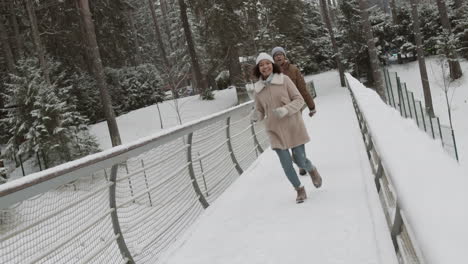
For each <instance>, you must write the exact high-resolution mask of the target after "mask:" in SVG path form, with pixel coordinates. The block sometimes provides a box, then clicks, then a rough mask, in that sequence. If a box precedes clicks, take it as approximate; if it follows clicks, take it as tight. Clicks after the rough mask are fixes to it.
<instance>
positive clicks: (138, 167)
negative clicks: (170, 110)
mask: <svg viewBox="0 0 468 264" xmlns="http://www.w3.org/2000/svg"><path fill="white" fill-rule="evenodd" d="M251 109H252V103H246V104H243V105H240V106H238V107H235V108H233V109H230V110H227V111H223V112H220V113H218V114H217V115H215V116H213V117H211V118H207V119H204V120H201V121H199V122H194V123H190V124H188V125H186V126H184V127H182V128H180V129H177V130H171V131H170V132H168V133H166V134H162V135H159V136H154V137H151V138H147V139H144V140H142V141H138V142H135V143H132V144H129V145H125V146H119V147H116V148H113V149H111V150H108V151H105V152H102V153H98V154H95V155H91V156H88V157H85V158H83V159H80V160H77V161H73V162H71V163H67V164H64V165H61V166H58V167H56V168H52V169H49V170H46V171H42V172H39V173H36V174H32V175H29V176H28V177H25V178H22V179H20V180H19V181H12V182H9V183H6V184H4V185H0V251H1V252H2V254H1V255H0V263H157V261H158V258H159V257H160V256H161V254H162V253H163V252H164V250H165V249H166V248H167V247H168V246H170V245H171V244H172V242H174V241H175V240H176V239H177V238H178V237H180V235H181V234H182V233H183V232H184V230H185V229H186V228H187V227H188V226H190V225H191V224H192V223H193V222H194V220H195V219H196V218H197V217H198V216H199V215H200V214H201V212H202V211H203V210H204V208H206V207H207V206H209V204H210V203H212V202H213V201H215V200H216V198H217V197H219V195H220V194H221V193H223V191H224V190H226V188H228V186H229V185H230V184H231V183H232V182H233V181H234V180H235V179H236V178H237V177H238V176H239V175H240V174H241V173H242V172H243V170H245V169H247V168H248V167H249V166H250V164H252V162H253V161H254V160H255V159H256V158H257V157H258V155H259V154H260V153H261V152H262V151H263V149H265V148H267V147H268V144H269V142H268V140H267V136H266V133H265V131H264V128H263V124H262V123H258V124H252V123H251V121H250V118H249V113H250V111H251Z"/></svg>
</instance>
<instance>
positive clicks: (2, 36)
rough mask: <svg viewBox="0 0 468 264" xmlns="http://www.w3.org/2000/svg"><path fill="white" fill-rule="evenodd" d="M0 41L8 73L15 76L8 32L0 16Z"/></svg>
mask: <svg viewBox="0 0 468 264" xmlns="http://www.w3.org/2000/svg"><path fill="white" fill-rule="evenodd" d="M0 40H1V42H2V46H3V54H5V58H6V63H7V68H8V71H9V72H10V73H13V74H16V68H15V59H14V57H13V52H12V51H11V46H10V41H9V39H8V32H7V30H6V27H5V25H4V24H3V16H2V15H0Z"/></svg>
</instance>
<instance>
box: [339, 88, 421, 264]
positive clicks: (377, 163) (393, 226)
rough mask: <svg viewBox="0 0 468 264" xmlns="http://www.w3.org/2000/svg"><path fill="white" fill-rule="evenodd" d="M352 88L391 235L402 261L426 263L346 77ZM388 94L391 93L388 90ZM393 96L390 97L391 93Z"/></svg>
mask: <svg viewBox="0 0 468 264" xmlns="http://www.w3.org/2000/svg"><path fill="white" fill-rule="evenodd" d="M346 83H347V86H348V89H349V91H350V93H351V97H352V101H353V106H354V110H355V112H356V117H357V121H358V123H359V127H360V130H361V133H362V138H363V141H364V144H365V146H366V151H367V156H368V158H369V162H370V165H371V169H372V172H373V174H374V183H375V186H376V188H377V191H378V194H379V198H380V203H381V205H382V208H383V211H384V215H385V218H386V220H387V224H388V228H389V230H390V234H391V238H392V241H393V245H394V248H395V252H396V253H397V256H398V260H399V263H402V264H419V263H424V260H423V257H422V254H421V253H420V250H419V249H418V248H417V244H416V240H415V239H414V235H413V234H412V233H411V227H410V226H409V225H408V221H407V220H406V217H405V214H404V212H403V210H401V209H400V206H399V202H398V197H397V195H396V191H395V190H394V187H393V186H394V184H393V183H392V182H391V178H390V177H389V175H388V172H387V171H386V169H385V166H384V161H383V160H382V159H381V155H380V154H379V153H378V151H377V150H376V148H375V146H374V142H373V140H372V134H371V133H370V132H369V129H368V124H367V121H366V119H365V117H364V115H363V114H362V112H361V109H360V108H359V105H358V103H357V99H356V98H355V96H354V94H353V91H352V89H351V88H350V87H349V83H348V81H347V80H346ZM387 96H388V94H387ZM387 98H389V97H387Z"/></svg>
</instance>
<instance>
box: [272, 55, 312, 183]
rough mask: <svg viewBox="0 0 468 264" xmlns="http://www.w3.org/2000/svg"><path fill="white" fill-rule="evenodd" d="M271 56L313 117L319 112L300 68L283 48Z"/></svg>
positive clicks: (300, 170)
mask: <svg viewBox="0 0 468 264" xmlns="http://www.w3.org/2000/svg"><path fill="white" fill-rule="evenodd" d="M271 56H272V57H273V59H274V60H275V63H276V64H277V65H279V66H280V68H281V72H282V73H283V74H285V75H287V76H288V77H289V78H290V79H291V80H292V81H293V83H294V84H295V85H296V87H297V89H298V90H299V93H301V95H302V98H304V101H305V103H306V105H307V107H308V108H309V116H310V117H312V116H313V115H314V114H315V113H316V112H317V111H316V110H315V103H314V99H313V98H312V96H311V95H310V93H309V91H308V90H307V86H306V83H305V80H304V77H303V76H302V74H301V71H300V70H299V68H297V66H296V65H294V64H291V63H290V62H289V61H288V59H287V57H286V51H285V50H284V49H283V48H282V47H275V48H274V49H273V50H272V51H271ZM306 173H307V172H306V171H305V170H304V169H302V168H301V169H299V174H301V175H305V174H306Z"/></svg>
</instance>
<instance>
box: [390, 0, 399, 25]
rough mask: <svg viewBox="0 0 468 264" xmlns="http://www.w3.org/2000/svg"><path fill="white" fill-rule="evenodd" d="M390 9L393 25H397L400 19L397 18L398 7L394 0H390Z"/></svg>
mask: <svg viewBox="0 0 468 264" xmlns="http://www.w3.org/2000/svg"><path fill="white" fill-rule="evenodd" d="M390 9H391V11H392V21H393V25H398V24H399V23H400V21H399V20H398V15H397V14H398V9H397V4H396V0H390Z"/></svg>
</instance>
